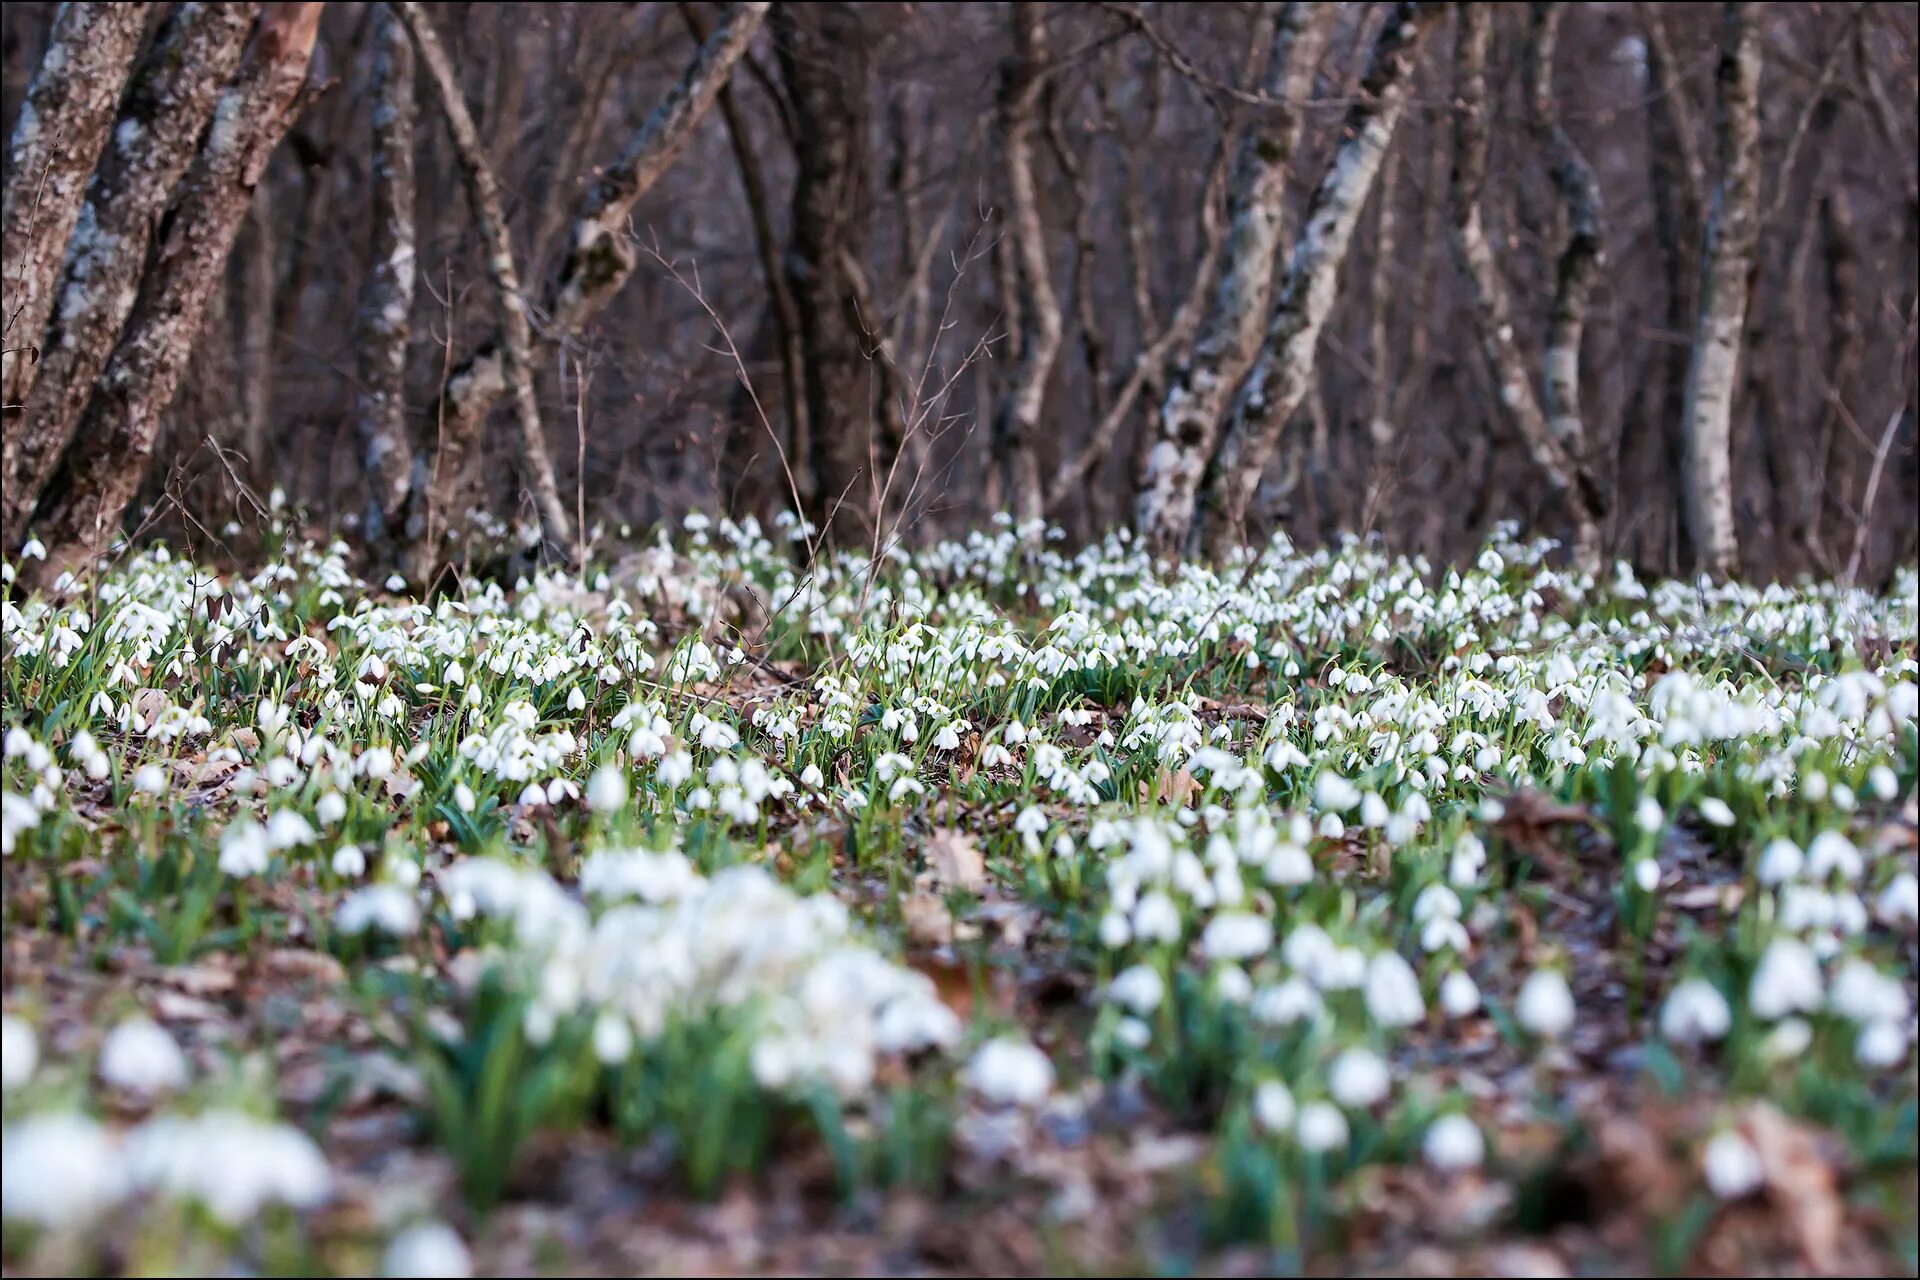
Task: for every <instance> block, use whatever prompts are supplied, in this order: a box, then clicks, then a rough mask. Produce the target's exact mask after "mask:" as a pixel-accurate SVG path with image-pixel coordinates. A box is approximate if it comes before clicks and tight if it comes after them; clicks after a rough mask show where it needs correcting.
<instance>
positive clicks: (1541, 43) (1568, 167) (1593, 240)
mask: <svg viewBox="0 0 1920 1280" xmlns="http://www.w3.org/2000/svg"><path fill="white" fill-rule="evenodd" d="M1564 10H1565V6H1564V5H1561V4H1541V3H1536V4H1535V5H1534V6H1533V14H1532V22H1531V24H1530V27H1529V30H1528V34H1527V51H1526V75H1527V107H1528V110H1527V116H1528V122H1529V124H1530V125H1531V126H1532V128H1533V132H1534V135H1535V136H1536V137H1537V138H1538V139H1539V142H1540V145H1541V147H1542V149H1543V150H1544V151H1545V152H1546V155H1547V162H1548V164H1549V165H1550V166H1551V168H1552V170H1553V181H1554V185H1555V186H1556V187H1558V188H1559V189H1560V197H1561V199H1562V200H1564V201H1565V202H1566V205H1567V243H1566V245H1565V246H1564V247H1563V248H1562V249H1561V250H1560V264H1559V269H1558V271H1557V272H1556V273H1555V289H1554V296H1553V311H1552V314H1551V316H1550V317H1549V320H1548V324H1547V354H1546V362H1545V374H1546V376H1545V377H1544V378H1543V380H1542V387H1543V394H1542V396H1541V399H1542V401H1543V402H1544V408H1545V409H1546V414H1547V429H1548V430H1549V431H1551V432H1552V433H1553V438H1554V439H1555V440H1556V441H1558V442H1559V444H1560V447H1561V448H1563V449H1565V450H1566V451H1567V452H1568V453H1570V454H1572V455H1573V458H1574V460H1575V462H1576V463H1581V464H1582V465H1584V462H1585V459H1586V456H1587V433H1586V423H1585V420H1584V419H1583V418H1582V416H1581V413H1580V339H1581V335H1582V334H1583V333H1585V331H1586V325H1587V310H1588V307H1589V305H1590V304H1591V302H1592V299H1593V284H1594V280H1595V278H1596V277H1597V276H1598V275H1599V274H1600V269H1601V267H1602V266H1604V265H1605V262H1606V256H1605V240H1604V236H1605V232H1604V230H1603V227H1602V223H1601V204H1600V182H1599V180H1598V179H1597V178H1595V177H1594V175H1593V169H1592V167H1591V166H1590V165H1588V164H1587V159H1586V157H1585V156H1583V155H1581V154H1580V149H1579V148H1578V147H1577V146H1575V145H1574V142H1573V139H1572V138H1571V137H1570V136H1568V134H1567V131H1566V129H1565V128H1564V127H1562V126H1561V124H1560V114H1559V111H1558V110H1557V109H1556V108H1555V105H1554V97H1553V55H1554V50H1555V48H1556V47H1557V42H1558V37H1559V34H1560V15H1561V13H1562V12H1564Z"/></svg>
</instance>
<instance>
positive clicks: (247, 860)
mask: <svg viewBox="0 0 1920 1280" xmlns="http://www.w3.org/2000/svg"><path fill="white" fill-rule="evenodd" d="M271 855H272V849H271V847H270V845H269V843H268V840H267V832H266V829H265V828H264V827H262V826H261V825H260V824H259V823H257V822H255V821H254V820H253V819H251V818H242V819H240V820H239V821H238V822H233V823H229V824H228V825H227V829H226V830H225V831H223V832H221V833H220V870H221V871H223V872H225V873H226V874H227V875H230V876H257V875H259V874H261V873H262V872H264V871H265V870H266V869H267V859H268V858H269V857H270V856H271Z"/></svg>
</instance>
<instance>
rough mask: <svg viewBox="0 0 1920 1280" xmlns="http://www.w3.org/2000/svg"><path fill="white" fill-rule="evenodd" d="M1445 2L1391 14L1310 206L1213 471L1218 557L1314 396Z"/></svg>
mask: <svg viewBox="0 0 1920 1280" xmlns="http://www.w3.org/2000/svg"><path fill="white" fill-rule="evenodd" d="M1442 7H1443V6H1440V5H1435V4H1419V3H1411V2H1410V0H1401V3H1399V4H1396V5H1395V6H1394V9H1393V12H1392V13H1390V14H1389V15H1388V16H1387V21H1386V25H1385V26H1384V27H1383V28H1382V29H1381V32H1380V36H1379V38H1378V40H1376V41H1375V43H1374V47H1373V52H1372V54H1371V57H1370V58H1369V61H1368V65H1367V73H1366V76H1365V78H1364V79H1363V80H1362V82H1361V85H1360V90H1359V94H1358V96H1357V98H1356V100H1355V102H1354V105H1353V107H1352V108H1351V109H1350V110H1349V111H1348V113H1347V117H1346V121H1345V124H1344V126H1343V128H1342V130H1341V136H1340V143H1339V145H1338V146H1337V147H1336V148H1335V149H1334V153H1333V157H1332V159H1331V160H1330V161H1329V162H1328V164H1327V171H1326V173H1325V174H1324V175H1323V176H1322V177H1321V179H1320V185H1319V186H1318V187H1317V188H1316V189H1315V190H1314V193H1313V199H1312V200H1311V201H1310V202H1309V204H1308V206H1307V218H1306V225H1305V227H1304V228H1303V229H1302V231H1301V234H1300V241H1299V243H1298V244H1297V245H1296V246H1295V247H1294V251H1293V257H1292V259H1291V261H1289V262H1288V264H1287V271H1286V276H1285V278H1284V280H1283V281H1282V284H1281V287H1280V298H1279V302H1278V303H1277V304H1276V305H1275V307H1274V311H1273V316H1272V319H1271V320H1270V322H1269V323H1268V326H1267V339H1266V345H1265V346H1264V347H1263V348H1262V350H1261V352H1260V354H1259V357H1258V358H1257V360H1256V362H1255V364H1254V366H1253V371H1252V373H1250V374H1249V375H1248V377H1247V381H1246V383H1245V385H1244V386H1243V387H1242V388H1241V390H1240V393H1239V395H1238V396H1237V397H1236V398H1235V400H1234V404H1233V408H1232V411H1231V414H1230V416H1229V420H1228V423H1227V428H1226V434H1225V438H1224V439H1223V440H1222V441H1221V445H1220V451H1219V454H1218V456H1217V457H1216V458H1215V459H1214V465H1213V467H1212V469H1211V482H1210V484H1209V485H1208V492H1207V505H1206V510H1205V512H1204V514H1203V519H1202V530H1201V532H1202V538H1203V541H1204V544H1205V546H1206V549H1207V551H1208V553H1209V554H1211V555H1212V556H1214V557H1215V558H1216V559H1224V558H1225V557H1226V556H1227V555H1228V554H1229V553H1231V552H1232V551H1233V550H1234V549H1235V548H1237V547H1239V546H1240V545H1242V544H1243V543H1244V541H1245V537H1246V522H1247V511H1248V509H1249V508H1250V507H1251V506H1252V504H1253V497H1254V493H1255V492H1256V491H1257V490H1258V489H1259V487H1260V474H1261V472H1262V471H1264V470H1265V469H1266V465H1267V461H1268V459H1270V458H1271V457H1272V456H1273V451H1274V447H1275V446H1276V445H1277V444H1278V443H1279V441H1280V433H1281V432H1282V431H1283V430H1285V428H1286V424H1287V420H1288V419H1289V418H1291V417H1292V416H1293V412H1294V410H1295V409H1297V408H1299V407H1300V401H1301V400H1302V398H1303V397H1305V395H1306V394H1307V388H1308V386H1309V384H1310V383H1311V381H1312V379H1313V365H1314V358H1315V354H1316V349H1317V348H1318V347H1319V344H1320V330H1321V328H1322V326H1323V325H1325V323H1326V319H1327V313H1328V312H1330V311H1331V310H1332V309H1333V301H1334V293H1335V289H1336V288H1337V284H1338V278H1339V274H1340V266H1341V264H1342V263H1343V262H1345V261H1346V256H1347V247H1348V245H1349V244H1350V243H1351V241H1352V239H1353V229H1354V226H1355V224H1356V223H1358V222H1359V220H1360V212H1361V210H1362V209H1363V208H1364V207H1365V205H1366V202H1367V192H1368V191H1369V190H1370V189H1371V188H1372V186H1373V179H1374V175H1375V174H1377V173H1378V172H1379V170H1380V162H1381V160H1382V158H1383V157H1384V156H1385V155H1386V152H1387V147H1388V146H1389V145H1390V144H1391V143H1392V141H1393V131H1394V128H1395V127H1396V126H1397V125H1398V124H1399V122H1400V113H1401V111H1402V110H1403V109H1404V108H1405V106H1406V101H1407V93H1408V90H1409V89H1410V88H1411V86H1412V79H1413V59H1414V53H1415V52H1416V50H1417V49H1418V47H1419V43H1420V37H1421V36H1422V35H1423V34H1424V33H1425V32H1426V30H1427V28H1428V27H1429V26H1431V25H1432V23H1433V21H1434V19H1435V18H1436V17H1437V16H1438V15H1439V13H1440V11H1441V9H1442Z"/></svg>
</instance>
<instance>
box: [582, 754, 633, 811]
mask: <svg viewBox="0 0 1920 1280" xmlns="http://www.w3.org/2000/svg"><path fill="white" fill-rule="evenodd" d="M626 803H627V779H626V775H625V774H624V773H622V772H621V771H620V770H619V769H618V768H616V767H615V766H613V765H610V764H603V765H601V766H600V767H599V768H598V769H595V770H594V771H593V776H592V777H591V778H589V779H587V807H588V808H590V809H592V810H593V811H594V812H596V813H612V812H614V811H615V810H617V809H619V808H621V807H622V806H623V805H625V804H626Z"/></svg>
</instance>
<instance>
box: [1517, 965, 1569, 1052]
mask: <svg viewBox="0 0 1920 1280" xmlns="http://www.w3.org/2000/svg"><path fill="white" fill-rule="evenodd" d="M1575 1013H1576V1010H1575V1008H1574V1003H1573V992H1572V991H1571V990H1569V989H1568V987H1567V980H1566V977H1565V976H1564V975H1562V974H1561V973H1560V972H1559V970H1557V969H1536V970H1534V971H1533V972H1532V973H1530V974H1528V975H1527V980H1526V981H1525V982H1524V983H1522V984H1521V985H1520V994H1519V996H1518V997H1517V998H1516V999H1515V1000H1514V1004H1513V1014H1514V1017H1516V1018H1518V1019H1519V1020H1520V1025H1521V1026H1522V1027H1524V1028H1526V1029H1527V1030H1528V1031H1531V1032H1532V1033H1533V1034H1534V1035H1537V1036H1540V1037H1542V1038H1544V1039H1548V1040H1557V1039H1559V1038H1560V1037H1561V1036H1564V1035H1565V1034H1566V1033H1567V1032H1568V1031H1569V1030H1570V1029H1572V1027H1573V1021H1574V1016H1575Z"/></svg>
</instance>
